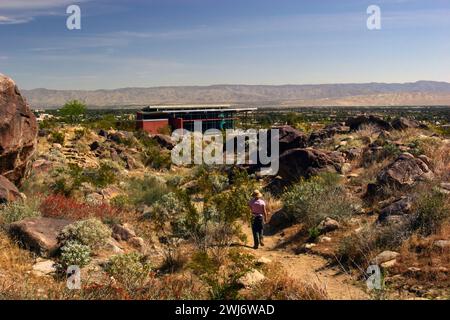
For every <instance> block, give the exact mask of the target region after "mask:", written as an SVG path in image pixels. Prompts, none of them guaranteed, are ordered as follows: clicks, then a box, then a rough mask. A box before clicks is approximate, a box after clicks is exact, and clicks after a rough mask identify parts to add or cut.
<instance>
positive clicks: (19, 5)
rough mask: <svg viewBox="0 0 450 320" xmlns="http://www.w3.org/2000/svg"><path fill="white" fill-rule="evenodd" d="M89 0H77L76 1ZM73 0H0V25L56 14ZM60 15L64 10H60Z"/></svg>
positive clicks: (85, 0) (25, 21)
mask: <svg viewBox="0 0 450 320" xmlns="http://www.w3.org/2000/svg"><path fill="white" fill-rule="evenodd" d="M88 1H91V0H77V1H76V3H82V2H88ZM74 2H75V1H74V0H0V10H1V12H2V15H0V25H2V24H3V25H5V24H21V23H27V22H30V21H33V19H34V18H35V17H39V16H52V15H57V14H58V13H57V12H58V11H55V10H60V8H64V7H65V6H69V5H71V4H74ZM60 14H61V15H63V14H65V10H61V12H60Z"/></svg>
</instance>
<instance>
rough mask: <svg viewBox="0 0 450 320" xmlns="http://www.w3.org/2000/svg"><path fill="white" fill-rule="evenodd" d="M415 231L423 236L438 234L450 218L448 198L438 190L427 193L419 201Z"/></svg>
mask: <svg viewBox="0 0 450 320" xmlns="http://www.w3.org/2000/svg"><path fill="white" fill-rule="evenodd" d="M413 217H414V226H413V227H414V229H417V230H418V231H419V232H420V233H421V234H422V235H424V236H428V235H431V234H434V233H437V232H438V231H439V230H440V228H441V226H442V223H443V222H444V221H445V220H446V219H449V218H450V209H449V201H448V196H447V195H446V194H444V193H442V192H439V191H437V190H431V191H429V192H426V193H424V194H422V195H420V197H419V198H418V199H417V201H416V209H415V212H414V215H413Z"/></svg>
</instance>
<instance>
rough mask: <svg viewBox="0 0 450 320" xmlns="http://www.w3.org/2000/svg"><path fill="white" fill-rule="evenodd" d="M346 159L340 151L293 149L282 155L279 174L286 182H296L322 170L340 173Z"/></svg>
mask: <svg viewBox="0 0 450 320" xmlns="http://www.w3.org/2000/svg"><path fill="white" fill-rule="evenodd" d="M344 160H345V159H344V157H343V156H342V154H341V153H340V152H329V151H324V150H316V149H312V148H306V149H302V148H297V149H291V150H288V151H286V152H284V153H283V154H282V155H281V156H280V160H279V164H280V167H279V171H278V175H279V176H280V177H282V178H283V179H284V180H285V181H286V182H295V181H297V180H299V179H300V178H302V177H305V178H308V177H310V176H312V175H315V174H318V173H321V172H335V173H340V172H341V169H342V165H343V164H344Z"/></svg>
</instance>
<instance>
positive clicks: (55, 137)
mask: <svg viewBox="0 0 450 320" xmlns="http://www.w3.org/2000/svg"><path fill="white" fill-rule="evenodd" d="M65 140H66V135H65V134H64V132H60V131H52V132H51V133H50V142H52V143H59V144H60V145H64V142H65Z"/></svg>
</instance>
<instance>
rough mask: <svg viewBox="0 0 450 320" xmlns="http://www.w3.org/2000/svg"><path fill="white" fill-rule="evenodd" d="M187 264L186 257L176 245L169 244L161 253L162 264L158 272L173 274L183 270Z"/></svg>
mask: <svg viewBox="0 0 450 320" xmlns="http://www.w3.org/2000/svg"><path fill="white" fill-rule="evenodd" d="M186 263H187V257H186V255H184V254H183V252H182V251H181V248H180V247H179V246H178V245H177V244H176V243H170V244H169V245H168V246H167V247H166V248H165V249H164V251H163V262H162V264H161V267H160V270H162V271H163V272H169V273H174V272H177V271H180V270H181V269H183V267H184V266H185V265H186Z"/></svg>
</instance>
